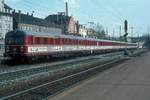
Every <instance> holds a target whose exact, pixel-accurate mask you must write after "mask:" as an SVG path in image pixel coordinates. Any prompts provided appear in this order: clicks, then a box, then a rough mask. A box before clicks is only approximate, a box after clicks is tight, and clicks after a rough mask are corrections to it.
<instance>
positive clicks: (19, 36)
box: [5, 31, 25, 60]
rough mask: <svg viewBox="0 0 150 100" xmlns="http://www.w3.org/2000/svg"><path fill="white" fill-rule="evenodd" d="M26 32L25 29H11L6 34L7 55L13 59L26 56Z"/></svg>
mask: <svg viewBox="0 0 150 100" xmlns="http://www.w3.org/2000/svg"><path fill="white" fill-rule="evenodd" d="M24 38H25V33H24V32H23V31H11V32H8V33H7V34H6V36H5V56H6V57H8V58H9V59H11V60H17V59H18V60H21V59H23V58H24V53H25V46H24Z"/></svg>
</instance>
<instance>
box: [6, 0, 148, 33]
mask: <svg viewBox="0 0 150 100" xmlns="http://www.w3.org/2000/svg"><path fill="white" fill-rule="evenodd" d="M66 1H67V2H68V3H69V15H72V16H74V17H75V19H76V20H79V22H80V23H81V24H84V25H89V24H88V22H94V23H95V24H96V23H100V24H101V25H102V26H103V27H104V28H105V29H106V28H108V31H109V34H112V32H113V30H114V31H115V35H118V34H119V26H120V25H121V26H122V28H123V24H124V20H128V23H129V30H128V31H129V35H131V27H134V29H133V34H132V35H134V36H136V35H138V34H140V35H141V34H145V33H146V32H148V31H150V28H149V27H150V13H149V9H150V0H5V3H6V4H8V5H9V6H10V7H12V8H13V9H16V11H17V10H21V11H22V12H24V13H27V12H30V13H32V11H34V12H35V13H34V16H37V17H41V18H45V17H46V16H48V15H49V14H56V13H57V12H63V11H65V2H66ZM122 34H123V32H122Z"/></svg>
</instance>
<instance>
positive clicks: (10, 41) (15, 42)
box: [5, 37, 24, 45]
mask: <svg viewBox="0 0 150 100" xmlns="http://www.w3.org/2000/svg"><path fill="white" fill-rule="evenodd" d="M5 42H6V44H8V45H21V44H23V43H24V42H23V38H22V37H10V38H6V40H5Z"/></svg>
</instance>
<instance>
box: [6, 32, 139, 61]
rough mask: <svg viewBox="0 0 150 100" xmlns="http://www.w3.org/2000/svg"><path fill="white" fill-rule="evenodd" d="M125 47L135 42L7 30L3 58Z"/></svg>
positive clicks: (36, 57)
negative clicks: (4, 56)
mask: <svg viewBox="0 0 150 100" xmlns="http://www.w3.org/2000/svg"><path fill="white" fill-rule="evenodd" d="M125 48H127V49H135V48H137V44H135V43H127V42H118V41H109V40H100V39H93V38H83V37H77V36H70V35H60V34H56V33H44V32H30V31H19V30H15V31H11V32H8V33H7V34H6V40H5V55H6V56H7V57H10V58H11V59H12V60H21V61H29V62H32V61H37V60H39V59H43V58H44V59H45V58H51V57H61V56H69V55H70V56H74V55H75V56H76V55H82V54H84V55H89V54H98V53H104V52H114V51H119V50H123V49H125Z"/></svg>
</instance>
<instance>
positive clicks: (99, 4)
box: [90, 0, 123, 21]
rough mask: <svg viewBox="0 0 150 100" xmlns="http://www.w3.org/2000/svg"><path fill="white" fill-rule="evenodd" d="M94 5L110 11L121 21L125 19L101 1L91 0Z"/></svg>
mask: <svg viewBox="0 0 150 100" xmlns="http://www.w3.org/2000/svg"><path fill="white" fill-rule="evenodd" d="M90 1H91V2H92V3H93V4H94V5H96V6H98V7H100V8H103V9H104V10H105V11H107V12H108V13H110V14H111V15H112V16H114V17H115V18H117V19H118V20H120V21H123V18H122V17H121V16H119V15H118V14H116V13H114V12H112V11H111V10H109V9H108V8H107V7H106V6H104V5H102V4H101V3H99V2H98V1H96V0H90Z"/></svg>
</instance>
